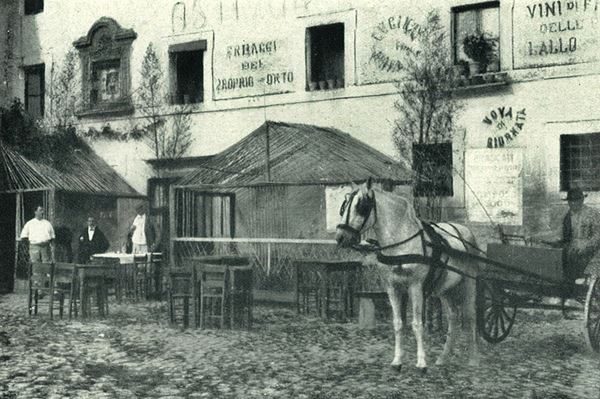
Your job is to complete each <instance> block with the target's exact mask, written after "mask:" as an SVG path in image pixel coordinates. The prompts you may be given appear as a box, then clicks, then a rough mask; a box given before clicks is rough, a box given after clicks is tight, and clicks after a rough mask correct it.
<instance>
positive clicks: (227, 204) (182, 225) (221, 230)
mask: <svg viewBox="0 0 600 399" xmlns="http://www.w3.org/2000/svg"><path fill="white" fill-rule="evenodd" d="M175 206H176V211H175V213H176V218H177V219H176V224H177V236H178V237H229V238H231V237H234V234H235V195H234V194H229V193H211V192H182V193H180V195H178V196H177V199H176V204H175Z"/></svg>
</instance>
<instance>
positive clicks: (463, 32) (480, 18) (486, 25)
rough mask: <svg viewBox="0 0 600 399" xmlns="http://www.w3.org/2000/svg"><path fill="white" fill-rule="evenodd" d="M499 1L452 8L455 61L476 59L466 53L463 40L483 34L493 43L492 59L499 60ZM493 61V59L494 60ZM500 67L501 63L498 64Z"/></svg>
mask: <svg viewBox="0 0 600 399" xmlns="http://www.w3.org/2000/svg"><path fill="white" fill-rule="evenodd" d="M499 5H500V3H499V2H498V1H492V2H486V3H479V4H473V5H468V6H463V7H456V8H453V9H452V13H453V26H454V29H453V38H454V40H453V42H454V48H453V52H454V62H455V63H458V62H459V61H461V60H464V61H469V60H471V61H476V60H473V59H471V58H469V56H467V54H466V53H465V49H464V45H463V42H464V40H465V38H466V37H468V36H472V35H483V36H484V37H485V38H487V39H488V40H489V41H491V42H492V43H493V49H492V54H491V56H490V59H492V60H495V61H498V62H499V46H498V44H499V41H498V40H499V38H500V14H499ZM492 62H493V61H492ZM498 68H499V64H498Z"/></svg>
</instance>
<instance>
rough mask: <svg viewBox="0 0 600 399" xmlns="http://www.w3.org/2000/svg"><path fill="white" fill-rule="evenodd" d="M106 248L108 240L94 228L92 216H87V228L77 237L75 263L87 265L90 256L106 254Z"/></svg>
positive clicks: (96, 227)
mask: <svg viewBox="0 0 600 399" xmlns="http://www.w3.org/2000/svg"><path fill="white" fill-rule="evenodd" d="M108 246H109V244H108V240H107V239H106V236H105V235H104V233H103V232H102V230H100V228H99V227H98V226H96V220H95V219H94V217H93V216H88V219H87V228H85V229H84V230H83V231H82V232H81V234H80V235H79V254H78V257H77V262H78V263H88V262H89V261H90V258H91V256H92V255H94V254H99V253H103V252H106V250H107V249H108Z"/></svg>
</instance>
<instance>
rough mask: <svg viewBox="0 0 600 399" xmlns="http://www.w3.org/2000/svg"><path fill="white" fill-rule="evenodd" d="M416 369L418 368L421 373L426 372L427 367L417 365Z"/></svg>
mask: <svg viewBox="0 0 600 399" xmlns="http://www.w3.org/2000/svg"><path fill="white" fill-rule="evenodd" d="M417 370H419V373H420V374H421V375H425V374H427V367H417Z"/></svg>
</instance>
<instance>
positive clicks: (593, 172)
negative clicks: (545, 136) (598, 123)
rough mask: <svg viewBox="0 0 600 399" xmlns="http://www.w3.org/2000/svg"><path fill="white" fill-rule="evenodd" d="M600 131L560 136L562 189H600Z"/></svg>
mask: <svg viewBox="0 0 600 399" xmlns="http://www.w3.org/2000/svg"><path fill="white" fill-rule="evenodd" d="M598 176H600V133H590V134H567V135H561V136H560V189H561V190H562V191H567V190H569V189H570V188H573V187H579V188H581V189H582V190H584V191H599V190H600V179H598Z"/></svg>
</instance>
